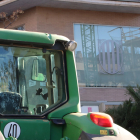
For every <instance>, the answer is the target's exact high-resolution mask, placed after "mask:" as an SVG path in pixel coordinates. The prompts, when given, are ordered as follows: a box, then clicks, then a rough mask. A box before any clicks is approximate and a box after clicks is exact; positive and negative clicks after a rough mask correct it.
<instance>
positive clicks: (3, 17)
mask: <svg viewBox="0 0 140 140" xmlns="http://www.w3.org/2000/svg"><path fill="white" fill-rule="evenodd" d="M23 13H24V11H23V10H16V11H14V12H12V14H11V15H8V14H7V13H5V12H1V13H0V22H2V23H3V25H4V28H8V27H9V26H10V25H11V24H12V23H14V22H15V21H16V20H17V19H18V18H19V15H20V14H23Z"/></svg>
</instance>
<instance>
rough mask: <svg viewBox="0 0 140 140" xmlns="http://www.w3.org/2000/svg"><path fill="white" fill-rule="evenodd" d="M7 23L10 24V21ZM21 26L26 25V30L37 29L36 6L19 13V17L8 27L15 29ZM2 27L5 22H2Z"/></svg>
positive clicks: (0, 25)
mask: <svg viewBox="0 0 140 140" xmlns="http://www.w3.org/2000/svg"><path fill="white" fill-rule="evenodd" d="M6 25H8V22H6ZM19 26H24V28H25V30H26V31H37V16H36V8H31V9H29V10H26V11H24V13H23V14H21V15H19V18H18V19H17V20H16V21H15V22H13V24H11V25H10V26H9V27H8V29H14V28H17V27H19ZM0 28H4V25H3V23H1V24H0Z"/></svg>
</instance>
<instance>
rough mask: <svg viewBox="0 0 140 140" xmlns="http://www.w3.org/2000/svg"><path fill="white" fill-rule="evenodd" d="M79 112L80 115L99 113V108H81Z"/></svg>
mask: <svg viewBox="0 0 140 140" xmlns="http://www.w3.org/2000/svg"><path fill="white" fill-rule="evenodd" d="M81 112H82V113H88V112H99V107H98V106H82V107H81Z"/></svg>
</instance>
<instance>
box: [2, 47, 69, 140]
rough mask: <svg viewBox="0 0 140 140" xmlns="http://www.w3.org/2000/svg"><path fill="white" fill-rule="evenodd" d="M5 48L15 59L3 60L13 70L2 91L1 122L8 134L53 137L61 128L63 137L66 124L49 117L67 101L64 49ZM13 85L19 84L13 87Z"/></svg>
mask: <svg viewBox="0 0 140 140" xmlns="http://www.w3.org/2000/svg"><path fill="white" fill-rule="evenodd" d="M1 49H4V50H5V51H6V52H7V57H9V54H10V59H9V60H10V61H11V62H10V63H11V64H10V65H11V66H10V65H9V63H8V62H6V61H5V60H4V59H3V62H1V63H2V64H1V65H4V66H5V65H7V67H8V68H7V69H8V71H10V73H9V72H7V73H5V74H7V75H6V76H7V77H9V79H8V78H7V80H5V81H4V82H5V83H7V84H6V87H5V83H1V84H2V87H3V89H2V90H1V92H0V100H1V104H0V108H2V109H1V110H0V111H1V112H0V114H1V115H0V117H1V118H0V123H1V124H0V126H1V131H2V133H3V135H4V137H5V138H8V137H9V136H13V137H16V138H17V139H18V140H50V139H53V137H51V134H52V131H53V133H54V134H55V133H57V132H59V138H61V136H62V127H59V128H58V126H57V127H56V126H54V124H53V123H52V121H51V120H48V119H47V117H48V114H49V113H50V112H52V111H53V110H55V109H57V108H58V107H59V106H60V105H61V104H63V102H65V101H66V89H65V82H64V80H65V79H64V61H63V52H62V51H54V50H49V51H46V52H45V53H44V52H43V51H42V49H40V48H34V49H32V48H21V47H1ZM1 52H2V51H1ZM11 58H12V59H11ZM13 63H14V65H12V64H13ZM9 67H10V68H9ZM8 74H10V75H8ZM12 75H13V77H12ZM6 76H5V77H6ZM13 79H14V80H13ZM12 82H13V83H12ZM9 83H10V84H9ZM9 85H11V86H12V85H13V86H14V85H16V86H14V88H13V87H11V88H9ZM3 117H4V118H6V119H3ZM56 128H57V129H56ZM58 130H59V131H58ZM57 138H58V137H57ZM59 138H58V139H59Z"/></svg>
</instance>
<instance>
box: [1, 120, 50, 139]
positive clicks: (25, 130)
mask: <svg viewBox="0 0 140 140" xmlns="http://www.w3.org/2000/svg"><path fill="white" fill-rule="evenodd" d="M9 122H15V123H17V124H18V125H19V126H20V129H21V133H20V136H19V138H18V140H50V121H48V120H37V119H0V123H1V132H2V133H3V135H4V128H5V126H6V125H7V124H8V123H9ZM11 133H12V132H11Z"/></svg>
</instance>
